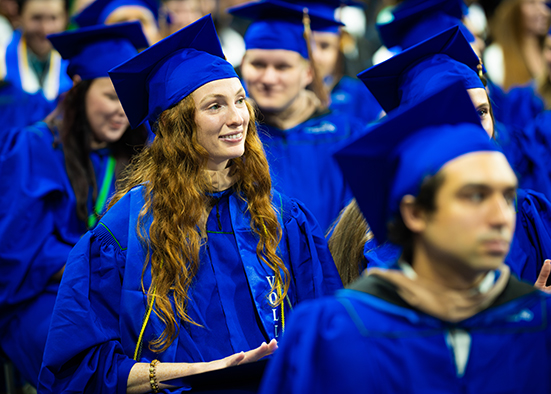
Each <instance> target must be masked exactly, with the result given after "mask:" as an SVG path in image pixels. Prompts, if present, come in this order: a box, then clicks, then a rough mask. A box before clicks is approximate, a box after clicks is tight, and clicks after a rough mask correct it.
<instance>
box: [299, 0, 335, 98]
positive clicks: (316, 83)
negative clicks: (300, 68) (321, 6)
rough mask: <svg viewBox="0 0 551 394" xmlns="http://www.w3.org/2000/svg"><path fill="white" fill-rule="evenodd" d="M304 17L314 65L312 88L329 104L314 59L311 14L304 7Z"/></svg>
mask: <svg viewBox="0 0 551 394" xmlns="http://www.w3.org/2000/svg"><path fill="white" fill-rule="evenodd" d="M303 12H304V13H303V17H302V24H303V25H304V39H305V40H306V47H307V48H308V58H309V59H310V64H311V65H312V74H313V82H312V90H313V91H314V93H315V94H316V96H317V97H318V98H319V100H320V101H321V103H322V105H323V106H324V107H328V106H329V95H328V94H327V91H326V90H325V87H324V86H323V82H322V80H321V78H320V76H319V73H318V70H317V68H316V63H315V61H314V56H313V55H312V29H311V28H310V16H309V15H308V8H306V7H305V8H304V11H303Z"/></svg>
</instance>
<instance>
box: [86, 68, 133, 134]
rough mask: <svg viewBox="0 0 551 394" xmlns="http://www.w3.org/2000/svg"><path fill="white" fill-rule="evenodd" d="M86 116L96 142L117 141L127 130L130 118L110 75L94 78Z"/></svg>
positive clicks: (87, 102)
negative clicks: (127, 116) (125, 111)
mask: <svg viewBox="0 0 551 394" xmlns="http://www.w3.org/2000/svg"><path fill="white" fill-rule="evenodd" d="M86 117H87V118H88V122H89V123H90V127H91V128H92V134H93V136H94V139H95V140H96V142H116V141H118V140H119V139H120V138H121V137H122V135H123V134H124V132H125V131H126V128H127V127H128V125H129V123H128V119H127V118H126V114H125V113H124V110H123V109H122V105H121V102H120V101H119V97H118V96H117V93H116V92H115V88H114V87H113V83H112V82H111V80H110V79H109V78H108V77H102V78H96V79H94V81H93V82H92V84H91V85H90V87H89V88H88V91H87V92H86Z"/></svg>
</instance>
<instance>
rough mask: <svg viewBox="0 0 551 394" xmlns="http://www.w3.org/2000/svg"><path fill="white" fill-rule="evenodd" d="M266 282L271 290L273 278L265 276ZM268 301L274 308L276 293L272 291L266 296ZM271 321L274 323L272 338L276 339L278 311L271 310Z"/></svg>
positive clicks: (277, 334)
mask: <svg viewBox="0 0 551 394" xmlns="http://www.w3.org/2000/svg"><path fill="white" fill-rule="evenodd" d="M266 280H267V281H268V284H269V285H270V287H272V288H273V286H274V283H275V276H266ZM268 299H269V300H270V303H271V304H272V306H275V304H276V301H277V294H276V292H275V291H273V290H272V292H271V293H270V295H269V296H268ZM272 319H273V322H274V338H277V337H278V336H279V333H278V332H277V328H278V325H277V324H276V322H278V321H279V315H278V309H277V308H273V309H272Z"/></svg>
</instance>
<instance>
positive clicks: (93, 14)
mask: <svg viewBox="0 0 551 394" xmlns="http://www.w3.org/2000/svg"><path fill="white" fill-rule="evenodd" d="M124 6H139V7H143V8H145V9H148V10H150V11H151V13H152V14H153V17H154V18H155V21H156V22H157V23H158V19H159V3H158V1H157V0H94V1H93V2H92V3H90V4H89V5H88V6H87V7H86V8H84V9H83V10H82V11H81V12H80V13H78V14H77V15H75V16H74V17H73V20H74V21H75V23H76V24H77V25H79V26H80V27H86V26H92V25H100V24H103V23H105V21H106V20H107V18H108V17H109V15H110V14H111V13H112V12H113V11H115V10H116V9H117V8H119V7H124Z"/></svg>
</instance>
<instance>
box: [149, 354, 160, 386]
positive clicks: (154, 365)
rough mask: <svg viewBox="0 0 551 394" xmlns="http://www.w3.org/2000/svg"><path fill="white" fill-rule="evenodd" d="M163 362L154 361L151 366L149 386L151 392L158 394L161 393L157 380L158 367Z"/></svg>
mask: <svg viewBox="0 0 551 394" xmlns="http://www.w3.org/2000/svg"><path fill="white" fill-rule="evenodd" d="M160 363H161V362H160V361H159V360H153V361H151V363H150V364H149V384H150V385H151V390H152V391H153V392H154V393H155V394H156V393H158V392H159V380H158V379H157V365H158V364H160Z"/></svg>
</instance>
